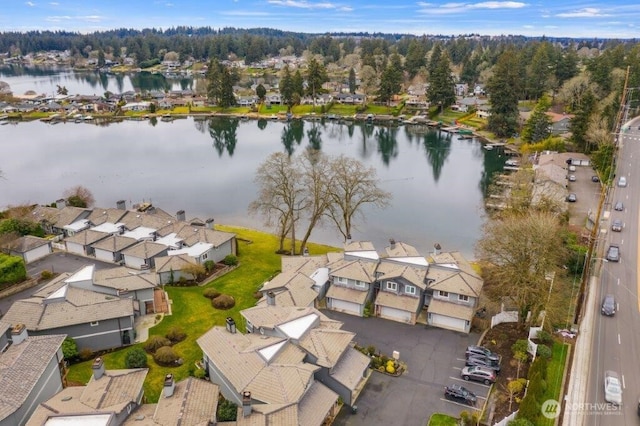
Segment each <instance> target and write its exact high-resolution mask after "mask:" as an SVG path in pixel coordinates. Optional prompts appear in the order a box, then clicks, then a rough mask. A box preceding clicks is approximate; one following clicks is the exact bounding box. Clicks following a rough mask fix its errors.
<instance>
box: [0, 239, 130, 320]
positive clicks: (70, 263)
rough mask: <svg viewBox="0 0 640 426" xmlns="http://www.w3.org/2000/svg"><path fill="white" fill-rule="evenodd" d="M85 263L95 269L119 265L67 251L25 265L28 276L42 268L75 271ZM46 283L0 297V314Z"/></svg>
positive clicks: (60, 271) (61, 271) (32, 275)
mask: <svg viewBox="0 0 640 426" xmlns="http://www.w3.org/2000/svg"><path fill="white" fill-rule="evenodd" d="M87 265H95V267H96V269H108V268H115V267H117V266H119V265H116V264H113V263H106V262H101V261H99V260H96V259H94V258H89V257H82V256H78V255H75V254H71V253H67V252H54V253H52V254H50V255H48V256H47V257H43V258H42V259H39V260H36V261H35V262H32V263H29V264H28V265H27V275H28V276H30V277H38V276H40V273H41V272H42V271H44V270H48V271H52V272H55V273H56V274H58V273H63V272H75V271H77V270H79V269H80V268H82V267H83V266H87ZM45 285H46V283H42V284H38V285H37V286H35V287H31V288H30V289H27V290H24V291H21V292H19V293H16V294H13V295H11V296H9V297H5V298H0V314H1V313H3V312H7V310H8V309H9V307H11V304H12V303H13V302H15V301H16V300H20V299H24V298H27V297H29V296H31V295H32V294H33V293H35V292H36V291H38V290H40V289H41V288H42V287H44V286H45Z"/></svg>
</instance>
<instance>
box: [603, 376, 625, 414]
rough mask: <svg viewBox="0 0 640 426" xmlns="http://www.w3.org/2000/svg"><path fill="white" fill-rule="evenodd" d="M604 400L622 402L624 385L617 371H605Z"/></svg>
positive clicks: (612, 402) (615, 402) (618, 403)
mask: <svg viewBox="0 0 640 426" xmlns="http://www.w3.org/2000/svg"><path fill="white" fill-rule="evenodd" d="M604 400H605V401H607V402H610V403H611V404H615V405H621V404H622V386H621V384H620V378H619V377H618V373H616V372H615V371H611V370H607V371H605V372H604Z"/></svg>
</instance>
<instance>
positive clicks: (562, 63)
mask: <svg viewBox="0 0 640 426" xmlns="http://www.w3.org/2000/svg"><path fill="white" fill-rule="evenodd" d="M555 75H556V79H557V80H558V86H562V84H564V82H565V81H567V80H569V79H571V78H573V77H575V76H576V75H578V54H577V53H576V51H575V49H574V46H573V43H572V44H571V45H569V47H568V48H567V50H566V52H564V53H561V54H560V56H559V57H558V61H557V63H556V69H555Z"/></svg>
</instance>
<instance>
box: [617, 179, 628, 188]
mask: <svg viewBox="0 0 640 426" xmlns="http://www.w3.org/2000/svg"><path fill="white" fill-rule="evenodd" d="M618 186H619V187H620V188H624V187H625V186H627V178H626V177H624V176H620V179H618Z"/></svg>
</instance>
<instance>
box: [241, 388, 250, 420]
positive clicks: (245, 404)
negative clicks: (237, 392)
mask: <svg viewBox="0 0 640 426" xmlns="http://www.w3.org/2000/svg"><path fill="white" fill-rule="evenodd" d="M250 415H251V392H248V391H244V392H242V417H247V416H250Z"/></svg>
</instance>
